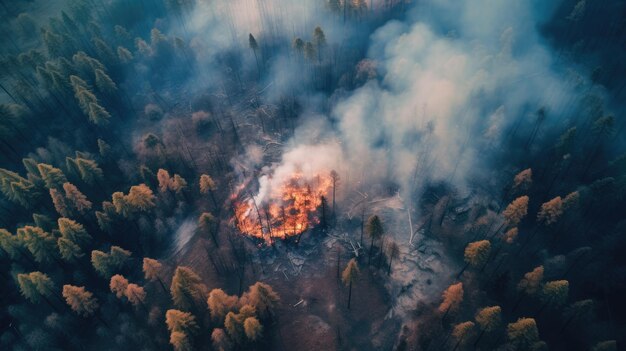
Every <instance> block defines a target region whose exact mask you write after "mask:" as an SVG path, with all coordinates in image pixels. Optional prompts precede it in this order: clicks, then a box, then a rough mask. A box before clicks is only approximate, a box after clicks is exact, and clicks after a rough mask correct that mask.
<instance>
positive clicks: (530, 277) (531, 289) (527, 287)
mask: <svg viewBox="0 0 626 351" xmlns="http://www.w3.org/2000/svg"><path fill="white" fill-rule="evenodd" d="M542 282H543V266H539V267H536V268H535V269H533V270H532V271H531V272H528V273H526V274H524V278H522V280H520V282H519V284H517V290H519V291H523V292H524V293H526V294H528V295H534V294H535V293H536V292H538V291H539V288H540V287H541V283H542Z"/></svg>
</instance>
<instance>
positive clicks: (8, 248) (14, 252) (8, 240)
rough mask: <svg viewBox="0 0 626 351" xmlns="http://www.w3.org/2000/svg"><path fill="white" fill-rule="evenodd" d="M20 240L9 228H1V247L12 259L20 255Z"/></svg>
mask: <svg viewBox="0 0 626 351" xmlns="http://www.w3.org/2000/svg"><path fill="white" fill-rule="evenodd" d="M20 247H21V244H20V240H19V238H18V236H17V235H13V234H11V233H10V232H9V231H8V230H6V229H2V228H0V248H1V249H2V250H3V251H4V252H5V253H6V254H7V256H9V258H11V259H17V258H18V257H20V255H21V253H20Z"/></svg>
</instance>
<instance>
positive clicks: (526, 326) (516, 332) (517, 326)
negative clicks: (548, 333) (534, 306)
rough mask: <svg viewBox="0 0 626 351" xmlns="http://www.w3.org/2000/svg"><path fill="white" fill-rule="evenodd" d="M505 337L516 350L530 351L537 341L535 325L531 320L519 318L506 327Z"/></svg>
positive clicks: (537, 334) (537, 333)
mask: <svg viewBox="0 0 626 351" xmlns="http://www.w3.org/2000/svg"><path fill="white" fill-rule="evenodd" d="M507 335H508V338H509V341H510V343H511V345H512V346H513V347H515V348H516V349H517V350H530V349H531V348H532V347H533V345H535V344H536V343H537V342H538V341H539V331H538V330H537V323H536V322H535V320H534V319H533V318H520V319H518V320H517V322H515V323H510V324H509V325H508V327H507Z"/></svg>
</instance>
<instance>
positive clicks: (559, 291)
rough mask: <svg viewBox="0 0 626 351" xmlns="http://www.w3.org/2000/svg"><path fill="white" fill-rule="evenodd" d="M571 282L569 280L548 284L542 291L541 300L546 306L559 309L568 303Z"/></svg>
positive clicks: (554, 281)
mask: <svg viewBox="0 0 626 351" xmlns="http://www.w3.org/2000/svg"><path fill="white" fill-rule="evenodd" d="M568 295H569V282H568V281H567V280H553V281H549V282H546V283H545V284H544V285H543V287H542V289H541V300H542V301H543V302H544V304H546V305H550V306H554V307H559V306H562V305H564V304H565V303H566V302H567V297H568Z"/></svg>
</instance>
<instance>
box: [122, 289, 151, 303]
mask: <svg viewBox="0 0 626 351" xmlns="http://www.w3.org/2000/svg"><path fill="white" fill-rule="evenodd" d="M124 295H125V296H126V298H127V299H128V301H129V302H130V303H131V304H133V306H139V305H143V303H144V301H145V299H146V291H145V290H144V288H143V287H141V286H139V285H137V284H132V283H131V284H128V286H127V287H126V291H125V292H124Z"/></svg>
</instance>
